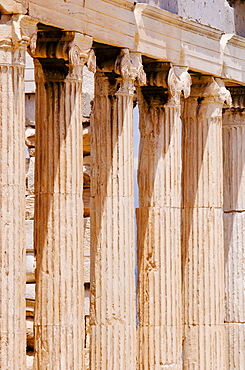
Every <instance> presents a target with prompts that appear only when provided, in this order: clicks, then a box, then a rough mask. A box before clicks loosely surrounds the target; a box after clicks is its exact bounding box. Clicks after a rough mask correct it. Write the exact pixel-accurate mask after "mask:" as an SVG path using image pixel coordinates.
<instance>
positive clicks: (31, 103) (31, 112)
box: [25, 94, 36, 127]
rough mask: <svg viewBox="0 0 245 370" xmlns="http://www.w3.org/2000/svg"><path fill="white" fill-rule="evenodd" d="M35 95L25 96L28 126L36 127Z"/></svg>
mask: <svg viewBox="0 0 245 370" xmlns="http://www.w3.org/2000/svg"><path fill="white" fill-rule="evenodd" d="M35 106H36V104H35V94H25V118H26V126H31V127H34V126H35Z"/></svg>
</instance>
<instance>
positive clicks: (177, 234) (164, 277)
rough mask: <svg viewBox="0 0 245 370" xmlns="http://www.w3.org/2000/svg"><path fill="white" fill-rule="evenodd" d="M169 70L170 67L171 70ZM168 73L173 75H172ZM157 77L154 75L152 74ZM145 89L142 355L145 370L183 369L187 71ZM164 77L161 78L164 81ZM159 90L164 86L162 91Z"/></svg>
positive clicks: (142, 112)
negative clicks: (184, 105) (183, 139)
mask: <svg viewBox="0 0 245 370" xmlns="http://www.w3.org/2000/svg"><path fill="white" fill-rule="evenodd" d="M168 69H169V67H168ZM166 72H167V71H166ZM151 75H152V74H151ZM151 75H150V76H149V79H148V84H152V85H155V86H154V87H150V86H147V87H142V88H141V94H140V99H139V113H140V124H139V126H140V148H139V168H138V186H139V209H138V210H137V231H138V302H139V303H138V306H139V326H138V356H139V369H142V370H146V369H147V370H148V369H149V370H150V369H151V370H153V369H154V370H160V369H163V368H164V369H176V370H177V369H178V370H179V369H181V368H182V359H181V353H182V335H181V334H182V330H181V326H182V320H181V303H182V302H181V122H180V114H181V105H180V95H181V91H182V90H184V92H185V96H186V97H187V96H188V95H189V92H190V83H191V79H190V76H189V75H188V73H187V68H185V67H183V68H181V67H177V66H175V67H172V68H171V69H170V71H169V72H168V79H167V80H168V87H169V97H168V96H167V94H164V92H163V88H162V87H164V88H165V89H166V88H167V84H166V82H165V78H164V79H161V76H164V71H161V72H157V73H155V79H154V80H153V81H151V80H152V79H151ZM158 76H159V77H158ZM156 85H157V86H159V87H156ZM160 86H162V87H160Z"/></svg>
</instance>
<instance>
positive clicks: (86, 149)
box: [83, 123, 91, 156]
mask: <svg viewBox="0 0 245 370" xmlns="http://www.w3.org/2000/svg"><path fill="white" fill-rule="evenodd" d="M90 132H91V130H90V126H89V125H88V124H87V123H86V124H85V125H84V127H83V155H84V156H86V155H88V154H89V153H90Z"/></svg>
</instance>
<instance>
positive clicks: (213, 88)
mask: <svg viewBox="0 0 245 370" xmlns="http://www.w3.org/2000/svg"><path fill="white" fill-rule="evenodd" d="M191 96H192V97H195V98H199V97H201V98H204V99H205V100H206V102H214V103H220V104H224V103H225V102H226V104H227V105H228V106H229V107H230V106H231V104H232V100H231V94H230V92H229V90H228V89H226V87H225V83H224V81H222V80H221V79H220V78H214V77H213V76H201V77H198V76H195V77H193V84H192V89H191Z"/></svg>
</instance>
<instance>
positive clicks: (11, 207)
mask: <svg viewBox="0 0 245 370" xmlns="http://www.w3.org/2000/svg"><path fill="white" fill-rule="evenodd" d="M26 27H27V28H29V30H28V31H30V32H31V31H33V32H34V30H35V22H32V21H31V20H30V19H29V18H28V17H24V16H22V15H15V16H10V15H3V14H2V15H1V24H0V39H1V44H0V368H1V369H2V370H9V369H11V370H24V369H25V362H26V360H25V357H26V354H25V348H26V338H25V278H26V273H25V223H24V222H25V131H24V130H25V101H24V96H25V95H24V94H25V90H24V68H25V54H26V48H27V45H28V43H29V41H30V37H29V36H31V33H29V32H28V34H29V35H27V34H26V32H25V28H26Z"/></svg>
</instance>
